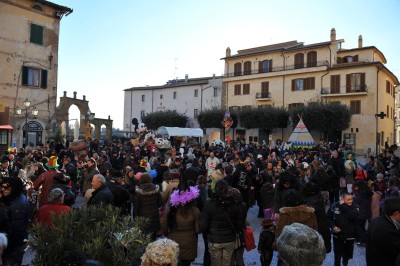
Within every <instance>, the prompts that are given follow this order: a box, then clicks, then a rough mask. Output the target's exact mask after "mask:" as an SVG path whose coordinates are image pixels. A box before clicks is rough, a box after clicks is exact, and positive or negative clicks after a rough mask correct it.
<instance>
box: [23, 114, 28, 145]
mask: <svg viewBox="0 0 400 266" xmlns="http://www.w3.org/2000/svg"><path fill="white" fill-rule="evenodd" d="M27 146H28V107H27V108H25V147H24V148H26V147H27Z"/></svg>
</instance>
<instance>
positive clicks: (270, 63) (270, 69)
mask: <svg viewBox="0 0 400 266" xmlns="http://www.w3.org/2000/svg"><path fill="white" fill-rule="evenodd" d="M269 72H272V59H271V60H269Z"/></svg>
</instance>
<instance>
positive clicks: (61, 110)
mask: <svg viewBox="0 0 400 266" xmlns="http://www.w3.org/2000/svg"><path fill="white" fill-rule="evenodd" d="M71 105H76V106H77V107H78V109H79V112H80V119H79V125H81V126H80V128H79V135H83V126H82V125H84V124H85V123H86V122H87V120H86V118H85V117H86V116H87V114H88V111H90V108H89V101H87V100H86V96H85V95H83V99H82V100H80V99H77V98H76V92H75V91H74V97H73V98H70V97H67V92H66V91H64V95H63V97H60V104H59V105H58V106H57V109H56V122H57V126H58V127H61V123H62V122H63V121H65V123H68V120H69V114H68V110H69V108H70V107H71ZM90 123H91V124H93V125H95V131H94V136H93V138H95V139H98V140H99V139H100V137H101V134H100V128H101V126H102V125H105V126H106V140H109V141H111V139H112V123H113V121H112V120H111V119H110V116H108V119H103V118H94V119H93V120H90Z"/></svg>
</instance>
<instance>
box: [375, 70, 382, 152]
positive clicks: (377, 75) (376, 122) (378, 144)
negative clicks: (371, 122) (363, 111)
mask: <svg viewBox="0 0 400 266" xmlns="http://www.w3.org/2000/svg"><path fill="white" fill-rule="evenodd" d="M379 71H381V69H380V68H379V66H378V71H376V112H375V114H378V113H379V108H378V103H379V101H378V100H379V96H378V95H379V94H378V92H379V90H378V84H379V80H378V78H379ZM378 119H379V118H378V116H376V118H375V133H376V135H375V139H376V140H375V141H376V150H375V154H376V156H378V155H379V153H378V150H379V146H380V143H379V142H378ZM381 137H382V136H381Z"/></svg>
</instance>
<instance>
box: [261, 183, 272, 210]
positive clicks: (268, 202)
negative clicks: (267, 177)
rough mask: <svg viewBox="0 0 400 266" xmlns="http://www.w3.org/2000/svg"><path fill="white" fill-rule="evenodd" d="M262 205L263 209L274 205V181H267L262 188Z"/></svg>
mask: <svg viewBox="0 0 400 266" xmlns="http://www.w3.org/2000/svg"><path fill="white" fill-rule="evenodd" d="M260 196H261V205H262V208H263V210H265V209H269V208H273V207H274V196H275V188H274V186H273V185H272V182H270V181H267V182H265V183H264V185H263V186H262V187H261V189H260Z"/></svg>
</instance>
